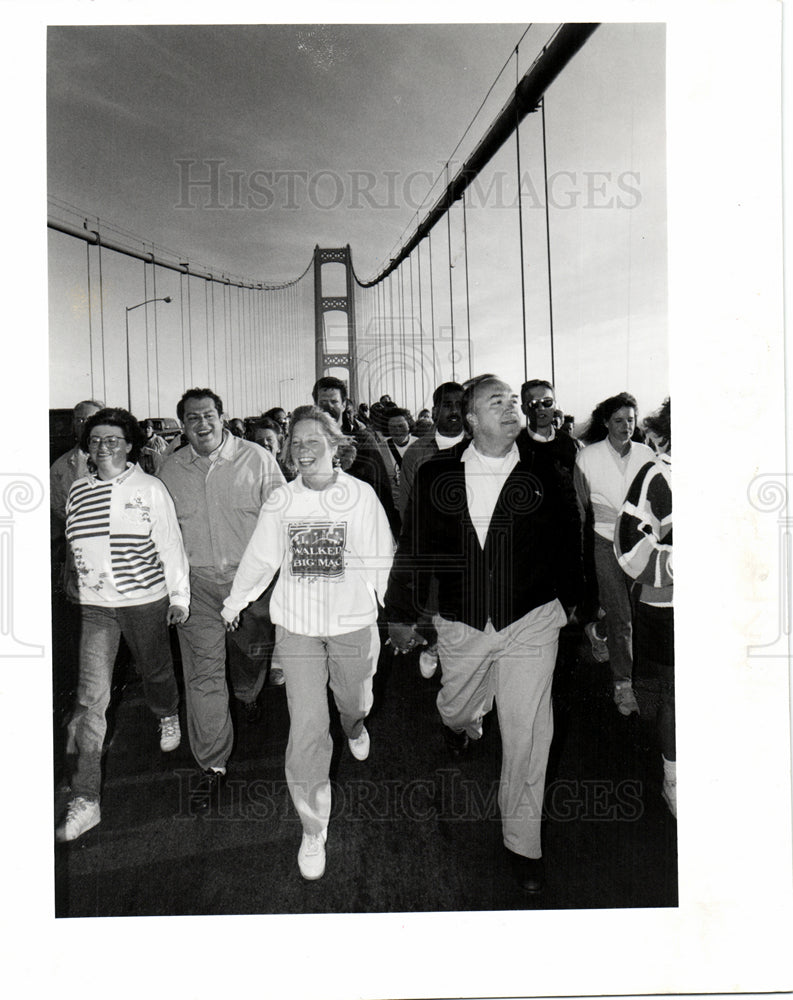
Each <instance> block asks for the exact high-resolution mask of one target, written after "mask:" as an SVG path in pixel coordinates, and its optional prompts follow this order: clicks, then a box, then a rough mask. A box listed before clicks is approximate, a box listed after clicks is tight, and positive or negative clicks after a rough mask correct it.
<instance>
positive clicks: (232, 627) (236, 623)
mask: <svg viewBox="0 0 793 1000" xmlns="http://www.w3.org/2000/svg"><path fill="white" fill-rule="evenodd" d="M223 624H224V625H225V626H226V631H227V632H236V631H237V629H238V628H239V627H240V616H239V615H235V616H234V620H233V621H226V619H225V618H224V619H223Z"/></svg>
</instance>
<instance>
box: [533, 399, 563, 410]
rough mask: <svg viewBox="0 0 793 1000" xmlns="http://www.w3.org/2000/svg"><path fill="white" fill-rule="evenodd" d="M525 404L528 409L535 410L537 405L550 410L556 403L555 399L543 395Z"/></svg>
mask: <svg viewBox="0 0 793 1000" xmlns="http://www.w3.org/2000/svg"><path fill="white" fill-rule="evenodd" d="M527 405H528V407H529V409H530V410H536V409H537V407H538V406H542V407H543V409H546V410H550V408H551V407H552V406H555V405H556V400H555V399H554V398H553V397H552V396H544V397H543V398H542V399H532V400H531V401H530V402H529V403H528V404H527Z"/></svg>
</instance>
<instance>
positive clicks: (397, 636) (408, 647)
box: [387, 625, 427, 655]
mask: <svg viewBox="0 0 793 1000" xmlns="http://www.w3.org/2000/svg"><path fill="white" fill-rule="evenodd" d="M389 643H390V645H391V646H392V647H393V649H394V655H398V654H399V653H412V652H413V650H414V649H415V648H416V647H417V646H426V645H427V640H426V639H422V638H421V636H420V635H419V634H418V632H416V629H415V628H414V626H413V625H389V626H388V641H387V644H389Z"/></svg>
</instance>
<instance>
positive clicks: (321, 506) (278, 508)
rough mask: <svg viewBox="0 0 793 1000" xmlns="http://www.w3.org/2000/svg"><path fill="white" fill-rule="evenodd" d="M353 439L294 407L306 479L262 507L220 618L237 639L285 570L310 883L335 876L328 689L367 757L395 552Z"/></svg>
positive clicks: (281, 654)
mask: <svg viewBox="0 0 793 1000" xmlns="http://www.w3.org/2000/svg"><path fill="white" fill-rule="evenodd" d="M343 441H344V436H343V434H342V433H341V431H340V429H339V427H338V426H337V424H336V423H335V421H334V420H333V419H332V418H331V417H330V416H329V415H328V414H327V413H325V412H324V411H323V410H320V409H319V408H318V407H316V406H299V407H298V408H297V409H296V410H295V412H294V414H293V415H292V422H291V425H290V430H289V438H288V440H287V446H286V451H287V462H288V463H289V464H291V465H292V466H293V468H294V469H295V470H296V472H297V478H296V479H295V480H294V481H293V482H291V483H287V484H286V485H285V486H280V487H278V488H277V489H275V490H273V492H272V494H271V495H270V496H269V497H268V499H267V501H266V503H265V504H264V506H263V507H262V510H261V513H260V514H259V521H258V523H257V525H256V529H255V531H254V533H253V535H252V536H251V540H250V541H249V542H248V547H247V549H246V550H245V554H244V555H243V557H242V560H241V561H240V564H239V566H238V568H237V573H236V576H235V577H234V583H233V584H232V587H231V593H230V594H229V596H228V597H227V598H226V600H225V602H224V605H223V611H222V615H223V619H224V621H225V622H226V628H227V629H229V630H230V631H233V630H234V629H236V628H237V627H238V625H239V621H240V614H244V613H245V610H244V609H245V608H246V607H247V605H248V604H249V603H250V602H251V601H252V600H254V599H255V598H256V597H258V595H259V594H261V593H262V591H263V590H264V589H265V588H266V587H267V586H268V585H269V583H270V581H271V580H272V579H273V577H274V576H275V574H276V572H278V571H279V570H280V573H279V575H278V581H277V582H276V584H275V589H274V590H273V596H272V600H271V603H270V614H271V617H272V620H273V621H274V622H275V655H276V657H277V658H278V662H279V663H280V665H281V667H282V669H283V672H284V676H285V678H286V698H287V704H288V706H289V723H290V725H289V742H288V744H287V748H286V760H285V770H286V780H287V785H288V787H289V793H290V795H291V797H292V801H293V803H294V805H295V809H296V810H297V813H298V815H299V817H300V821H301V824H302V826H303V838H302V841H301V844H300V849H299V851H298V855H297V862H298V867H299V869H300V873H301V875H302V876H303V878H305V879H309V880H311V879H318V878H321V877H322V875H323V874H324V872H325V842H326V840H327V831H328V820H329V819H330V806H331V788H330V779H329V771H330V761H331V755H332V752H333V740H332V739H331V736H330V730H329V721H330V720H329V715H328V687H330V689H331V691H332V693H333V698H334V701H335V702H336V706H337V708H338V710H339V716H340V718H341V725H342V729H343V730H344V734H345V736H346V737H347V742H348V744H349V748H350V752H351V753H352V755H353V757H355V758H356V760H365V759H366V758H367V756H368V755H369V734H368V733H367V731H366V727H365V726H364V720H365V719H366V716H367V715H368V714H369V710H370V709H371V707H372V679H373V677H374V673H375V669H376V667H377V658H378V654H379V652H380V637H379V633H378V630H377V603H378V596H381V597H382V595H384V594H385V588H386V584H387V582H388V573H389V570H390V568H391V560H392V558H393V551H394V546H393V542H392V537H391V529H390V528H389V525H388V519H387V517H386V515H385V511H384V510H383V507H382V506H381V504H380V501H379V500H378V499H377V495H376V493H375V492H374V490H373V489H372V488H371V486H369V485H368V484H367V483H364V482H362V481H361V480H360V479H354V478H353V477H352V476H348V475H347V474H346V473H345V472H344V471H343V470H342V469H341V468H340V466H339V464H338V458H337V451H338V448H339V445H340V444H342V442H343Z"/></svg>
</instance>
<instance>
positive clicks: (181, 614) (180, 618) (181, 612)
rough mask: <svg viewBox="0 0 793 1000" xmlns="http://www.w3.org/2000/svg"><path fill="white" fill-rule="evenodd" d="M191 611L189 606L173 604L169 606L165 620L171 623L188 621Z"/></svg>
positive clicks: (177, 623)
mask: <svg viewBox="0 0 793 1000" xmlns="http://www.w3.org/2000/svg"><path fill="white" fill-rule="evenodd" d="M189 615H190V612H189V611H188V610H187V608H183V607H182V606H181V605H180V604H172V605H171V606H170V608H168V613H167V615H166V616H165V620H166V622H167V623H168V624H169V625H181V624H182V622H186V621H187V619H188V617H189Z"/></svg>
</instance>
